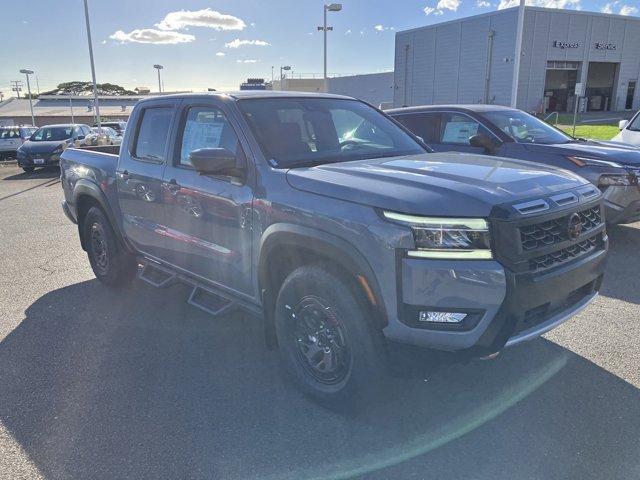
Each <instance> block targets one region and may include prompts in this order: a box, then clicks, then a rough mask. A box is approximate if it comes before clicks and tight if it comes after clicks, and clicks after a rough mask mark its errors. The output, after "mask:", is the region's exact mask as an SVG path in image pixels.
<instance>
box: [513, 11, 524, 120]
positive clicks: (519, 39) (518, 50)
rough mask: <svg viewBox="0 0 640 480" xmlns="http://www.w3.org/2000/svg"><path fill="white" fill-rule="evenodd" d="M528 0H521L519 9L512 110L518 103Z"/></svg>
mask: <svg viewBox="0 0 640 480" xmlns="http://www.w3.org/2000/svg"><path fill="white" fill-rule="evenodd" d="M525 2H526V0H520V6H519V7H518V28H517V30H516V54H515V57H514V58H513V79H512V83H511V108H516V105H517V103H518V82H519V81H520V59H521V58H522V31H523V29H524V6H525Z"/></svg>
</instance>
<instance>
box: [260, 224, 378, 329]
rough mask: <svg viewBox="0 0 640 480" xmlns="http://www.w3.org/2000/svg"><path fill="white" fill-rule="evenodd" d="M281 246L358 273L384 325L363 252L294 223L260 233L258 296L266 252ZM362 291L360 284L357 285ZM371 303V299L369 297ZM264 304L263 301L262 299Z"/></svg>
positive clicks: (373, 278)
mask: <svg viewBox="0 0 640 480" xmlns="http://www.w3.org/2000/svg"><path fill="white" fill-rule="evenodd" d="M282 245H290V246H291V247H302V248H304V249H305V250H310V251H312V252H315V253H317V254H319V255H321V256H323V257H327V258H330V259H332V260H333V261H334V262H336V263H338V264H339V265H341V266H343V267H344V268H346V269H347V270H348V271H350V272H351V273H353V274H354V276H355V277H358V276H362V277H364V279H365V280H366V283H367V284H368V286H369V288H370V289H371V293H372V295H373V298H374V300H375V302H374V303H373V304H372V307H373V308H374V310H375V311H376V313H378V314H380V315H381V317H380V319H381V322H382V323H383V324H386V321H387V319H386V311H385V309H384V300H383V297H382V293H381V290H380V286H379V284H378V280H377V277H376V275H375V273H374V271H373V269H372V268H371V265H369V262H368V261H367V260H366V258H365V257H364V255H363V254H362V253H360V251H359V250H358V249H357V248H356V247H355V246H354V245H353V244H351V243H350V242H348V241H346V240H344V239H342V238H340V237H337V236H335V235H333V234H331V233H327V232H325V231H322V230H319V229H316V228H312V227H306V226H301V225H295V224H287V223H278V224H273V225H270V226H269V227H268V228H267V229H266V230H265V231H264V232H263V234H262V238H261V240H260V249H259V254H258V267H257V282H258V291H259V292H260V295H261V296H262V295H263V293H264V292H265V291H266V289H265V284H266V280H267V274H268V271H267V265H268V259H269V256H270V254H271V253H272V252H273V251H274V250H275V249H276V248H280V247H282ZM361 287H362V288H363V290H364V287H363V286H362V284H361ZM365 293H367V292H365ZM369 302H370V303H371V299H369ZM263 304H264V300H263Z"/></svg>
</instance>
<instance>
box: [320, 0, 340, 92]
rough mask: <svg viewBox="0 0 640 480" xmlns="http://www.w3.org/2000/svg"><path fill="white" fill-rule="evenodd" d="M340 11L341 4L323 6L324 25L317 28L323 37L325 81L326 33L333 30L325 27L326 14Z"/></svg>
mask: <svg viewBox="0 0 640 480" xmlns="http://www.w3.org/2000/svg"><path fill="white" fill-rule="evenodd" d="M340 10H342V4H341V3H330V4H329V5H325V6H324V25H323V26H322V27H318V31H321V32H322V33H323V35H324V79H325V80H326V79H327V32H328V31H331V30H333V27H327V12H339V11H340Z"/></svg>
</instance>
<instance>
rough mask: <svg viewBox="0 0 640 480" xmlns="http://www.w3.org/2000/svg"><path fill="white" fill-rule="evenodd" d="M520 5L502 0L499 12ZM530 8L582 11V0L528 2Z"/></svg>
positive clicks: (532, 0)
mask: <svg viewBox="0 0 640 480" xmlns="http://www.w3.org/2000/svg"><path fill="white" fill-rule="evenodd" d="M518 5H520V1H519V0H500V4H499V5H498V10H503V9H505V8H511V7H517V6H518ZM527 6H529V7H545V8H560V9H563V8H572V9H575V10H580V8H581V5H580V0H527Z"/></svg>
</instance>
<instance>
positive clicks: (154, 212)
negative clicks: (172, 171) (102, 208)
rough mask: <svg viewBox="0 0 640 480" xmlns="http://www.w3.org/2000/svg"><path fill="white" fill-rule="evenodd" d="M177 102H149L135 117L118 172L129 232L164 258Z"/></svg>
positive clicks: (136, 241)
mask: <svg viewBox="0 0 640 480" xmlns="http://www.w3.org/2000/svg"><path fill="white" fill-rule="evenodd" d="M176 107H177V102H175V101H172V102H167V101H166V100H165V101H156V102H153V103H151V102H149V103H146V104H145V106H144V107H143V108H141V109H140V110H138V111H137V112H138V113H137V115H136V117H135V118H132V119H131V122H132V125H133V127H132V128H135V131H134V132H133V133H132V135H130V136H129V137H128V145H122V148H121V152H120V161H119V162H118V170H117V172H116V182H117V188H118V201H119V205H120V211H121V213H122V225H123V229H124V232H125V235H126V237H127V239H128V240H129V241H131V243H133V245H134V246H135V248H136V249H137V250H139V251H141V252H143V253H145V254H147V255H151V256H154V257H157V258H164V257H165V255H166V253H165V246H166V240H165V231H164V220H165V211H164V205H163V203H162V202H163V197H162V188H161V187H162V174H163V173H164V169H165V165H166V159H167V155H168V152H169V143H170V142H169V135H170V132H171V123H172V120H173V117H174V114H175V111H176Z"/></svg>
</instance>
